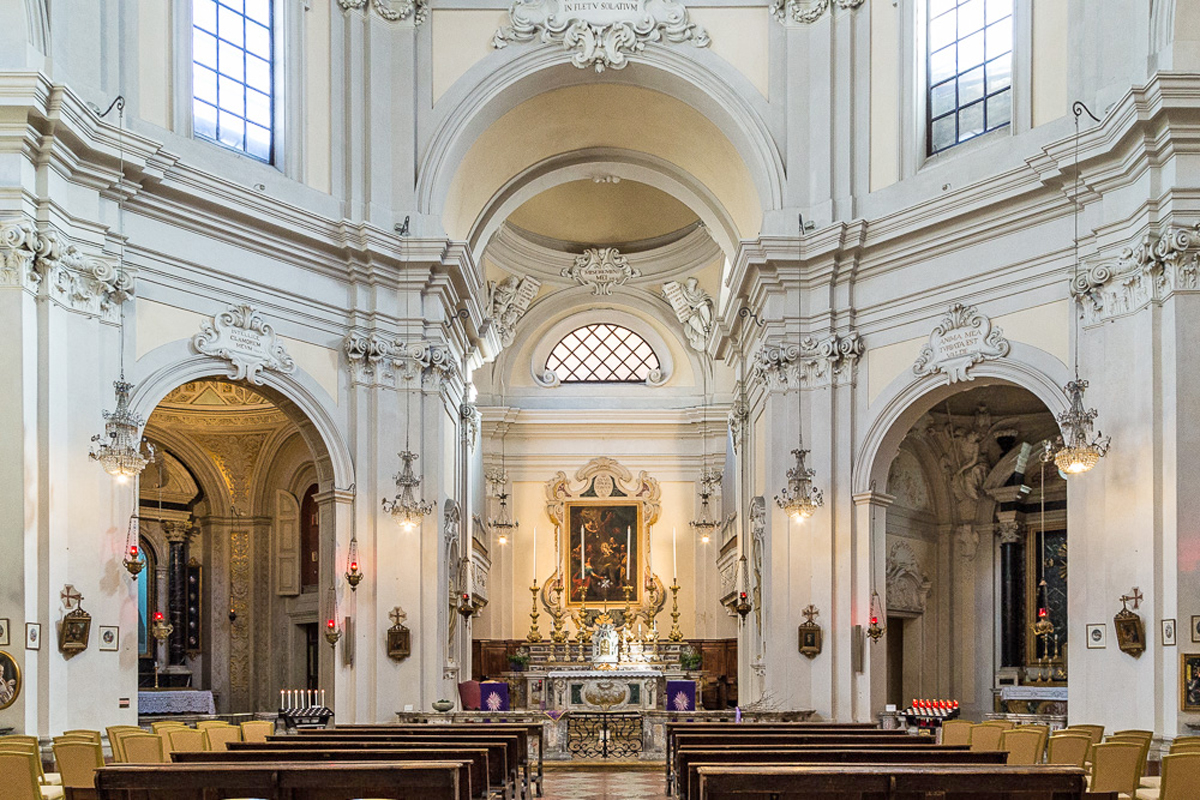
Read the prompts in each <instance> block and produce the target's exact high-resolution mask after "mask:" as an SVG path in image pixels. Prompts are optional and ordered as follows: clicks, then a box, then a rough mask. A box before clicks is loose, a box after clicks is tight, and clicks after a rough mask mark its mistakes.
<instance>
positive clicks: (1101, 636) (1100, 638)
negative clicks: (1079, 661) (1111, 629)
mask: <svg viewBox="0 0 1200 800" xmlns="http://www.w3.org/2000/svg"><path fill="white" fill-rule="evenodd" d="M1087 646H1088V650H1103V649H1104V648H1106V647H1108V628H1106V627H1105V625H1104V623H1103V622H1095V623H1092V624H1090V625H1088V626H1087Z"/></svg>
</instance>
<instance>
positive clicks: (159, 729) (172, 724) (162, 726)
mask: <svg viewBox="0 0 1200 800" xmlns="http://www.w3.org/2000/svg"><path fill="white" fill-rule="evenodd" d="M186 727H188V725H187V723H186V722H179V721H177V720H161V721H159V722H151V723H150V730H152V731H154V732H155V733H157V734H159V735H162V734H163V733H166V732H167V731H169V730H171V729H173V728H186Z"/></svg>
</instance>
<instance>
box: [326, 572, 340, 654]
mask: <svg viewBox="0 0 1200 800" xmlns="http://www.w3.org/2000/svg"><path fill="white" fill-rule="evenodd" d="M337 618H338V611H337V587H336V586H334V585H333V584H332V583H331V584H329V618H328V619H327V620H325V641H327V642H329V646H330V647H337V643H338V639H341V638H342V629H341V628H339V627H338V623H337Z"/></svg>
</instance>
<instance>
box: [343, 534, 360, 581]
mask: <svg viewBox="0 0 1200 800" xmlns="http://www.w3.org/2000/svg"><path fill="white" fill-rule="evenodd" d="M362 579H363V573H362V570H361V569H359V564H358V537H357V536H355V535H351V536H350V551H349V552H348V553H347V554H346V583H348V584H350V591H352V592H353V591H356V590H357V589H358V585H359V584H360V583H362Z"/></svg>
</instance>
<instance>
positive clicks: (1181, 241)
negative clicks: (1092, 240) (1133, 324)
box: [1071, 223, 1200, 325]
mask: <svg viewBox="0 0 1200 800" xmlns="http://www.w3.org/2000/svg"><path fill="white" fill-rule="evenodd" d="M1198 232H1200V223H1198V224H1196V225H1193V226H1192V227H1190V228H1167V229H1166V230H1165V231H1163V232H1161V233H1158V234H1149V235H1146V236H1145V237H1143V238H1142V240H1141V241H1140V242H1139V243H1138V244H1137V245H1136V246H1134V247H1127V248H1125V249H1124V250H1122V251H1121V256H1120V257H1119V258H1117V259H1115V260H1107V261H1103V262H1101V263H1099V264H1096V265H1095V266H1093V267H1091V268H1089V269H1088V270H1087V271H1085V272H1083V273H1081V274H1079V275H1078V276H1077V277H1076V278H1075V279H1074V281H1073V285H1072V287H1071V293H1072V295H1074V297H1075V299H1076V300H1078V301H1079V303H1080V305H1081V306H1082V308H1083V316H1084V321H1085V322H1086V323H1087V324H1089V325H1090V324H1095V323H1097V322H1102V321H1104V320H1106V319H1112V318H1113V317H1120V316H1124V315H1126V314H1132V313H1133V312H1135V311H1138V310H1139V309H1142V308H1145V307H1146V306H1148V305H1150V304H1151V303H1161V302H1162V301H1163V300H1165V299H1166V298H1167V297H1168V296H1169V295H1170V294H1172V293H1174V292H1189V291H1191V292H1194V291H1197V290H1200V252H1197V247H1198V246H1200V233H1198Z"/></svg>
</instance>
